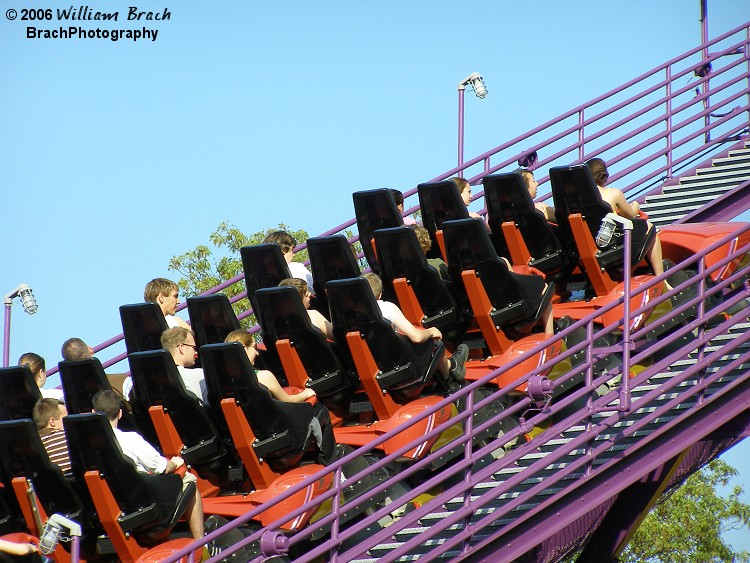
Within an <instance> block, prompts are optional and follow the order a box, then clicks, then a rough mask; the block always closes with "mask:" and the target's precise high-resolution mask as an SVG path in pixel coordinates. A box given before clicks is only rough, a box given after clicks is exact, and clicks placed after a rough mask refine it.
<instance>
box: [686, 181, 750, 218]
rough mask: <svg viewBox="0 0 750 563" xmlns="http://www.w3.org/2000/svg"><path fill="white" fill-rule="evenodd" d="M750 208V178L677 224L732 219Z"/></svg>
mask: <svg viewBox="0 0 750 563" xmlns="http://www.w3.org/2000/svg"><path fill="white" fill-rule="evenodd" d="M748 209H750V180H745V181H744V182H742V184H740V185H739V186H737V187H736V188H734V189H732V190H731V191H728V192H727V193H725V194H723V195H721V196H720V197H717V198H716V199H714V200H712V201H711V202H709V203H707V204H706V205H704V206H703V207H701V208H700V209H696V210H695V211H693V212H692V213H688V214H687V215H685V216H684V217H683V218H682V219H680V220H679V221H675V224H679V223H704V222H707V221H731V220H732V219H734V218H735V217H737V216H738V215H740V214H741V213H744V212H745V211H747V210H748Z"/></svg>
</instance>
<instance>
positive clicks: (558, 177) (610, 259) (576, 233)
mask: <svg viewBox="0 0 750 563" xmlns="http://www.w3.org/2000/svg"><path fill="white" fill-rule="evenodd" d="M550 181H551V183H552V196H553V198H554V203H555V215H556V218H557V222H558V224H559V227H560V241H561V242H562V244H563V245H565V246H566V248H567V250H568V253H569V254H570V255H574V254H577V255H578V256H579V257H580V262H579V266H580V267H581V268H582V270H583V272H584V274H585V276H586V280H587V282H588V288H587V294H591V293H593V296H592V297H591V299H587V300H586V301H570V302H566V303H561V304H559V305H558V306H556V308H555V311H556V314H560V315H569V316H571V317H572V318H574V319H580V318H583V317H584V316H586V315H588V314H589V313H591V312H592V311H593V310H596V309H598V308H601V307H602V306H603V305H606V304H608V303H610V302H611V301H614V300H616V299H619V298H620V297H622V296H623V294H624V283H623V282H622V273H623V259H624V245H623V241H624V237H623V233H622V230H621V226H620V225H619V224H618V228H617V230H616V231H615V236H613V237H612V241H611V242H610V243H609V244H608V245H607V246H605V247H604V248H598V247H597V245H596V243H595V238H596V235H597V233H598V231H599V228H600V226H601V224H602V221H603V220H604V218H605V217H606V216H607V214H608V213H612V208H611V207H610V205H609V204H607V203H605V202H604V201H603V200H602V197H601V194H600V193H599V189H598V188H597V187H596V184H595V183H594V179H593V177H592V176H591V172H590V171H589V169H588V167H587V166H586V165H575V166H563V167H557V168H551V169H550ZM633 223H634V225H633V231H632V239H631V256H632V264H633V266H635V265H637V264H638V263H640V262H641V261H643V259H644V257H645V256H646V254H647V253H648V251H649V250H650V249H651V247H652V246H653V244H654V241H655V238H656V232H655V229H650V230H647V229H648V227H647V225H646V221H645V220H643V219H635V220H633ZM651 279H652V277H651V276H650V275H636V276H632V278H631V280H630V284H631V288H632V290H633V291H634V290H636V289H638V288H639V287H640V286H641V285H643V284H645V283H647V282H649V281H650V280H651ZM663 290H664V288H663V286H662V285H658V286H654V287H652V288H650V289H648V290H647V291H644V292H641V293H639V294H637V295H635V296H633V297H632V299H631V308H632V309H636V308H639V307H642V306H645V305H647V304H648V303H649V302H651V301H652V300H653V299H655V298H656V297H658V296H659V295H661V294H662V293H663ZM670 307H671V305H670V304H669V302H665V305H664V306H663V307H662V308H661V309H660V310H653V309H649V310H647V311H646V312H645V313H644V314H643V315H639V316H637V317H636V318H634V319H633V323H632V327H631V328H632V329H633V330H636V329H638V328H641V327H642V326H644V325H645V324H647V323H648V322H649V321H650V320H651V319H654V318H656V317H658V316H661V315H662V314H664V313H665V312H666V310H667V309H669V308H670ZM621 319H622V309H621V308H620V307H618V308H616V309H613V310H611V311H609V313H608V314H605V315H603V316H602V323H603V324H604V325H608V324H610V323H616V322H618V321H621Z"/></svg>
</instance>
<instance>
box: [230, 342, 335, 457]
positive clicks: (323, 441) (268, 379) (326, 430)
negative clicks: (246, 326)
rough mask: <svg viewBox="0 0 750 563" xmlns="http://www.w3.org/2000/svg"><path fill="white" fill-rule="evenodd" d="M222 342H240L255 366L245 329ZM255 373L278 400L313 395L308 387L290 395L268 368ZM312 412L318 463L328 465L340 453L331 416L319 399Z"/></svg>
mask: <svg viewBox="0 0 750 563" xmlns="http://www.w3.org/2000/svg"><path fill="white" fill-rule="evenodd" d="M224 342H239V343H240V344H242V346H243V347H244V348H245V353H246V354H247V359H248V360H250V365H252V366H255V360H256V359H257V358H258V348H257V345H256V343H255V336H253V335H252V334H250V333H249V332H247V331H245V330H234V331H232V332H230V333H229V334H228V335H227V337H226V338H225V339H224ZM255 375H256V377H257V378H258V381H259V382H260V384H261V385H263V386H264V387H266V388H267V389H268V391H269V393H271V396H272V397H273V398H274V399H276V400H278V401H283V402H285V403H302V402H304V401H306V400H307V399H309V398H310V397H315V391H313V390H312V389H309V388H308V389H303V390H302V391H301V392H299V393H297V394H292V395H290V394H289V393H287V392H286V391H285V390H284V389H283V388H282V387H281V385H279V382H278V380H277V379H276V376H275V375H274V374H273V373H271V372H270V371H268V370H264V369H263V370H256V371H255ZM313 414H314V415H315V418H316V419H317V420H318V422H319V423H320V430H321V438H320V440H319V441H318V463H320V464H321V465H330V464H331V463H333V462H334V461H336V460H337V459H339V458H340V457H341V454H342V452H341V451H339V448H337V447H336V439H335V438H334V436H333V425H332V424H331V416H330V414H329V413H328V409H327V408H326V407H325V406H324V405H323V404H322V403H320V402H319V401H318V402H316V403H315V404H314V405H313ZM316 438H317V437H316Z"/></svg>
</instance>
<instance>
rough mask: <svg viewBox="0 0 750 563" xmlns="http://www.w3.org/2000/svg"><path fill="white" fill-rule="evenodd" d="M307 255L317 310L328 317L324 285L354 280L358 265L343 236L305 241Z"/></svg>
mask: <svg viewBox="0 0 750 563" xmlns="http://www.w3.org/2000/svg"><path fill="white" fill-rule="evenodd" d="M307 255H308V256H309V257H310V269H311V270H312V275H313V285H314V288H315V297H316V298H317V300H318V310H320V311H322V312H324V314H325V315H326V316H328V297H327V295H326V284H327V283H328V282H329V281H331V280H343V279H347V278H356V277H357V276H358V275H359V263H358V262H357V259H356V258H355V257H354V254H353V253H352V249H351V246H350V245H349V241H348V240H346V237H345V236H344V235H334V236H330V237H314V238H309V239H307Z"/></svg>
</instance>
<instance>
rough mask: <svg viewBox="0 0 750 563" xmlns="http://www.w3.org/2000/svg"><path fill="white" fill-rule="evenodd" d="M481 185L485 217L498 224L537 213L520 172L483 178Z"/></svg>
mask: <svg viewBox="0 0 750 563" xmlns="http://www.w3.org/2000/svg"><path fill="white" fill-rule="evenodd" d="M482 185H483V186H484V200H485V203H486V204H487V215H488V216H489V218H490V219H491V220H492V219H494V220H495V221H497V222H498V223H499V224H502V223H503V222H504V221H513V220H514V219H515V218H516V217H518V216H519V215H524V214H527V213H533V212H535V211H537V209H536V207H535V206H534V200H532V199H531V194H529V190H528V189H527V188H526V184H525V182H524V180H523V176H521V173H520V172H510V173H507V174H492V175H490V176H485V177H484V178H483V179H482ZM537 212H538V211H537ZM493 232H494V229H493Z"/></svg>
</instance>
